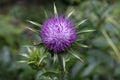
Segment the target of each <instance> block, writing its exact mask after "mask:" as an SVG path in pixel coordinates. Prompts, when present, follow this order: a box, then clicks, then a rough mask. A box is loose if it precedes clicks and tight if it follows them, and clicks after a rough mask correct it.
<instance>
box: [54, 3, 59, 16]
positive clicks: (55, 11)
mask: <svg viewBox="0 0 120 80" xmlns="http://www.w3.org/2000/svg"><path fill="white" fill-rule="evenodd" d="M54 14H55V15H56V16H58V12H57V8H56V5H55V3H54Z"/></svg>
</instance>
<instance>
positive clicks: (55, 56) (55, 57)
mask: <svg viewBox="0 0 120 80" xmlns="http://www.w3.org/2000/svg"><path fill="white" fill-rule="evenodd" d="M56 60H57V54H56V53H54V58H53V64H55V62H56Z"/></svg>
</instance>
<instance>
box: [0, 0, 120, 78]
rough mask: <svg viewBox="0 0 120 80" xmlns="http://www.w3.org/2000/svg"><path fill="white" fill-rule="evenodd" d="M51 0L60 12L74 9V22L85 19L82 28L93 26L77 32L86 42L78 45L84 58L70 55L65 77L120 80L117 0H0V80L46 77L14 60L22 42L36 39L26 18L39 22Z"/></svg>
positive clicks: (49, 8) (119, 5)
mask: <svg viewBox="0 0 120 80" xmlns="http://www.w3.org/2000/svg"><path fill="white" fill-rule="evenodd" d="M54 2H55V3H56V6H57V8H58V12H59V13H60V14H62V13H64V14H68V13H69V12H71V11H72V10H74V13H73V15H72V16H71V19H72V21H73V22H75V23H77V22H79V21H82V20H83V19H88V20H87V21H86V22H85V23H84V24H82V25H81V26H80V29H81V30H85V29H94V30H96V31H95V32H93V33H86V34H84V35H81V36H80V37H81V38H82V39H83V42H82V43H81V44H85V45H87V46H88V48H82V47H80V52H79V54H82V55H83V56H84V57H83V59H84V62H80V61H79V60H76V59H74V58H73V59H72V60H71V61H70V62H69V63H67V64H66V66H67V67H68V68H69V70H68V75H69V77H68V78H67V79H66V80H120V0H56V1H54V0H0V80H48V79H47V78H46V79H40V78H39V75H40V71H35V70H32V69H31V68H30V67H29V66H28V65H26V64H20V63H18V62H17V61H19V60H20V59H21V56H20V55H19V54H21V53H23V52H25V51H26V50H25V49H24V47H23V45H31V44H33V43H34V42H39V36H36V35H35V33H33V32H32V31H31V30H29V29H27V28H26V27H33V25H31V24H29V23H28V22H27V20H32V21H35V22H38V23H42V22H43V21H44V20H45V14H44V10H46V12H47V14H48V15H49V16H51V15H52V14H53V3H54ZM84 47H85V46H84ZM54 80H56V79H54Z"/></svg>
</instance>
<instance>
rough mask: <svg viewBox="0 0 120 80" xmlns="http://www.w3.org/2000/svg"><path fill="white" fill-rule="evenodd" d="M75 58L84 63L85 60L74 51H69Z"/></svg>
mask: <svg viewBox="0 0 120 80" xmlns="http://www.w3.org/2000/svg"><path fill="white" fill-rule="evenodd" d="M69 52H70V53H71V54H72V55H73V56H74V57H75V58H77V59H79V60H80V61H81V62H83V60H82V59H81V58H80V57H79V56H78V55H77V54H76V53H75V52H74V51H73V50H70V51H69Z"/></svg>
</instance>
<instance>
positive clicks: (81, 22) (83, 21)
mask: <svg viewBox="0 0 120 80" xmlns="http://www.w3.org/2000/svg"><path fill="white" fill-rule="evenodd" d="M87 20H88V19H85V20H82V21H80V22H79V23H78V24H77V25H76V27H78V26H80V25H81V24H83V23H85V22H86V21H87Z"/></svg>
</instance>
